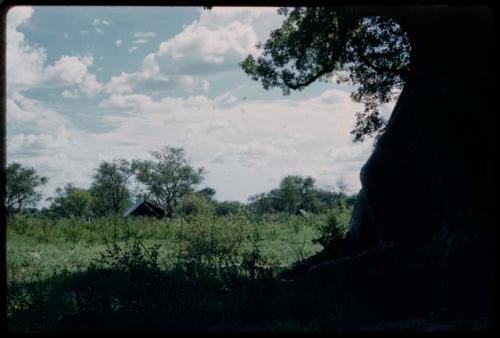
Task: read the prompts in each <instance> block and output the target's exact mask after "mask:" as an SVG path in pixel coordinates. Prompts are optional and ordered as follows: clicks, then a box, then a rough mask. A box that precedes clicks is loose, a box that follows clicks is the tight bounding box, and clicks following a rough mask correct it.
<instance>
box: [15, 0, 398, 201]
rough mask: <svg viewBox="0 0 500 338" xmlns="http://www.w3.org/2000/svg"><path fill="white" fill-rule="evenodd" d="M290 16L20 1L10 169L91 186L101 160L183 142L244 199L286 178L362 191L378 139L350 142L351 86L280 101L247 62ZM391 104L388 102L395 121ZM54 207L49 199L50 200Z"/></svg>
mask: <svg viewBox="0 0 500 338" xmlns="http://www.w3.org/2000/svg"><path fill="white" fill-rule="evenodd" d="M282 20H283V17H282V16H280V15H278V14H277V13H276V8H271V7H234V8H229V7H215V8H213V9H212V10H204V9H202V8H195V7H126V6H124V7H103V6H96V7H77V6H66V7H57V6H45V7H44V6H35V7H20V6H18V7H13V8H12V9H11V10H9V12H8V14H7V27H6V33H7V34H6V43H7V45H6V46H7V54H6V67H7V69H6V75H7V95H6V106H7V110H6V122H7V128H6V138H7V163H11V162H14V161H15V162H19V163H22V164H24V165H26V166H30V167H33V168H35V169H36V170H37V172H38V173H39V174H41V175H44V176H46V177H48V179H49V181H48V184H47V185H46V186H45V187H44V188H43V189H42V193H43V195H44V198H47V197H50V196H53V195H54V191H55V189H56V188H57V187H63V186H64V185H65V184H67V183H73V184H74V185H76V186H79V187H83V188H88V187H89V186H90V183H91V181H92V175H93V174H94V173H95V168H96V167H97V165H98V163H100V162H101V161H105V160H106V161H109V160H112V159H115V158H125V159H129V160H131V159H147V158H151V155H150V152H152V151H157V150H160V149H161V148H162V147H163V146H167V145H168V146H174V147H183V148H184V150H185V153H186V156H187V158H188V160H189V161H190V163H191V164H192V165H193V166H195V167H204V168H205V170H206V171H207V174H206V176H205V180H204V182H203V184H202V185H200V188H203V187H205V186H210V187H212V188H214V189H215V190H216V192H217V193H216V196H215V198H216V199H218V200H238V201H241V202H245V201H247V199H248V197H249V196H251V195H253V194H257V193H261V192H265V191H269V190H271V189H273V188H275V187H277V186H278V184H279V182H280V180H281V179H282V178H283V177H284V176H286V175H304V176H312V177H313V178H315V179H316V182H317V185H318V186H320V187H327V186H334V185H335V184H336V182H337V181H338V180H339V179H342V180H343V181H344V183H345V184H346V185H347V188H348V191H349V192H356V191H357V190H359V188H360V182H359V171H360V168H361V166H362V165H363V164H364V162H365V161H366V160H367V159H368V157H369V155H370V153H371V150H372V146H373V140H371V139H368V140H366V141H365V142H363V143H360V144H359V143H358V144H355V143H353V142H352V137H351V135H350V133H349V132H350V130H351V129H352V127H353V126H354V122H355V115H354V114H355V112H356V111H360V110H361V109H362V106H361V105H359V104H356V103H354V102H352V100H351V99H350V97H349V94H350V93H351V92H352V90H353V87H350V86H347V85H342V86H341V85H337V84H336V83H335V82H334V81H332V82H329V83H314V84H312V85H310V86H309V87H307V88H306V89H305V90H303V91H301V92H292V93H291V94H290V95H288V96H283V94H282V92H281V90H280V89H277V88H276V89H271V90H268V91H266V90H264V89H263V88H262V86H261V85H260V84H259V83H258V82H256V81H252V80H251V79H250V78H249V77H248V76H246V75H245V74H244V73H243V71H242V70H241V68H240V66H239V62H240V61H242V60H243V59H244V58H245V57H246V56H247V55H248V54H253V55H257V54H258V51H257V49H256V47H255V45H256V44H257V42H258V41H265V40H266V39H267V37H268V36H269V34H270V32H271V31H272V30H274V29H276V28H278V27H280V24H281V22H282ZM392 107H393V103H390V104H387V105H385V106H383V107H382V114H383V115H384V116H386V117H388V116H389V114H390V111H391V110H392ZM44 203H46V202H42V203H41V205H44Z"/></svg>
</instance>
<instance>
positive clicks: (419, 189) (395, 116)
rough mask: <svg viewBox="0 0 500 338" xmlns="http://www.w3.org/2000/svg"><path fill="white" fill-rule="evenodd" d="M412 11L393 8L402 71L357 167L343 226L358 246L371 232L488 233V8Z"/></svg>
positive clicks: (373, 236) (403, 238) (395, 237)
mask: <svg viewBox="0 0 500 338" xmlns="http://www.w3.org/2000/svg"><path fill="white" fill-rule="evenodd" d="M413 14H415V13H412V12H411V11H410V12H409V13H407V15H403V16H402V17H401V24H402V26H403V27H404V28H405V29H406V31H407V32H408V34H409V38H410V43H411V47H412V51H411V63H410V69H411V70H410V75H409V77H408V80H407V83H406V84H405V87H404V89H403V91H402V93H401V95H400V97H399V100H398V102H397V104H396V107H395V109H394V111H393V113H392V116H391V119H390V121H389V123H388V127H387V130H386V131H385V133H384V134H383V135H382V136H381V137H380V138H379V140H378V141H377V144H376V146H375V148H374V151H373V154H372V155H371V156H370V158H369V160H368V161H367V163H366V164H365V165H364V166H363V168H362V170H361V175H360V176H361V183H362V193H361V194H360V197H359V200H358V206H357V207H356V210H355V213H354V215H353V217H352V219H351V231H350V232H349V235H348V239H349V240H350V241H351V242H352V243H353V245H354V246H356V247H357V249H358V250H359V249H361V248H362V247H366V246H370V245H375V244H376V242H377V241H378V240H384V241H392V242H395V243H396V244H404V245H409V244H416V243H421V242H423V241H427V240H429V239H431V238H432V237H433V236H434V235H437V234H439V233H442V231H443V230H444V229H446V231H448V232H447V233H448V234H449V233H450V232H455V231H459V232H460V231H461V232H464V231H465V233H468V234H470V233H481V234H482V235H484V238H488V236H487V231H488V229H489V219H488V215H489V211H490V209H489V203H490V202H489V199H488V197H489V196H491V194H490V193H491V188H490V184H491V179H492V164H491V160H492V142H491V141H492V123H491V121H490V118H491V110H492V107H491V93H492V90H491V87H490V85H491V81H490V80H491V71H492V68H491V61H492V56H491V53H492V51H491V49H490V47H491V42H492V41H491V38H492V32H491V31H492V16H491V13H490V11H489V10H488V9H487V8H484V7H479V6H477V7H470V6H469V7H459V8H457V7H450V8H443V9H442V10H440V11H425V10H422V11H419V12H418V13H416V14H418V15H413ZM362 213H364V215H361V214H362ZM468 230H470V231H469V232H467V231H468ZM359 243H362V245H358V244H359Z"/></svg>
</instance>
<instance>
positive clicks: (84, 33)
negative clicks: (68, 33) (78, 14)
mask: <svg viewBox="0 0 500 338" xmlns="http://www.w3.org/2000/svg"><path fill="white" fill-rule="evenodd" d="M80 34H81V35H88V34H89V32H88V31H87V30H85V29H82V30H81V31H80Z"/></svg>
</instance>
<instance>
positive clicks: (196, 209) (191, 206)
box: [177, 193, 214, 216]
mask: <svg viewBox="0 0 500 338" xmlns="http://www.w3.org/2000/svg"><path fill="white" fill-rule="evenodd" d="M213 212H214V206H213V205H212V203H210V201H209V200H208V199H207V198H206V197H204V196H203V195H201V194H197V193H192V194H189V195H187V196H186V197H184V199H183V200H182V202H181V204H180V206H179V207H178V208H177V214H178V215H179V216H196V215H210V214H213Z"/></svg>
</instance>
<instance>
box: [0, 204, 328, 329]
mask: <svg viewBox="0 0 500 338" xmlns="http://www.w3.org/2000/svg"><path fill="white" fill-rule="evenodd" d="M327 218H328V216H327V215H308V216H307V217H304V216H295V215H287V214H271V215H264V216H262V217H257V216H255V215H253V214H250V213H247V212H245V211H242V212H238V213H236V214H228V215H226V216H216V215H214V214H208V213H205V214H198V215H192V216H189V217H183V218H173V219H163V220H157V219H149V218H128V219H122V218H120V217H104V218H101V219H98V220H96V221H94V222H87V221H84V220H77V219H59V220H51V219H46V218H37V217H29V216H23V215H17V216H15V217H13V218H11V219H9V221H8V227H7V267H8V269H7V277H8V304H7V305H8V318H9V323H10V324H11V325H12V327H13V328H14V329H16V330H28V331H30V330H50V329H57V330H58V329H62V328H65V327H71V328H75V325H76V326H78V325H81V324H82V323H83V324H85V323H87V326H86V328H92V327H94V328H101V329H102V328H111V329H117V328H119V327H120V325H123V323H127V327H129V328H130V325H132V326H134V325H137V326H140V327H141V328H145V327H146V328H161V329H175V330H178V329H183V328H184V329H186V328H189V329H193V328H204V327H211V328H213V329H217V328H224V327H226V328H228V327H229V328H231V327H232V328H234V327H241V325H257V326H259V327H262V325H264V324H263V321H264V322H267V324H265V325H271V326H273V325H277V327H283V326H284V327H294V325H295V326H297V325H299V324H297V323H296V322H294V321H291V322H290V321H289V320H288V319H287V318H288V317H287V316H288V315H289V314H288V311H289V310H290V307H291V308H293V309H295V310H293V311H297V313H299V312H301V311H302V310H300V305H299V304H295V305H293V304H291V303H290V302H291V301H292V299H290V298H289V297H291V295H295V294H296V292H297V291H293V290H288V287H287V286H286V284H285V285H283V284H282V283H281V282H279V280H278V279H276V276H277V274H278V273H279V272H280V271H282V270H283V268H284V267H286V266H288V265H290V264H291V263H293V262H294V261H296V260H298V259H303V258H305V257H307V256H309V255H311V254H314V253H315V252H317V251H318V250H320V249H321V246H320V245H318V244H315V243H313V240H314V239H315V238H317V237H318V236H319V235H320V231H321V229H322V227H321V224H324V223H325V222H327ZM290 292H291V294H290ZM293 297H295V296H293ZM302 301H303V300H302ZM292 303H293V301H292ZM283 311H284V313H285V317H286V318H283V317H281V318H280V319H276V320H274V319H272V318H274V317H273V316H276V315H277V314H279V313H280V312H283ZM293 311H292V312H293ZM89 316H90V317H89ZM269 316H271V317H272V318H271V320H270V321H268V320H267V319H268V318H267V317H269ZM299 317H300V316H299ZM99 318H105V321H104V322H102V321H101V319H99ZM199 318H204V319H203V320H201V319H199ZM194 320H196V323H193V321H194ZM151 321H152V322H151ZM120 323H121V324H120ZM270 323H272V324H270ZM307 325H310V324H307ZM307 325H306V326H304V325H303V324H301V325H299V326H300V327H302V328H307V327H309V326H307ZM313 326H314V325H313Z"/></svg>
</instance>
